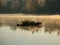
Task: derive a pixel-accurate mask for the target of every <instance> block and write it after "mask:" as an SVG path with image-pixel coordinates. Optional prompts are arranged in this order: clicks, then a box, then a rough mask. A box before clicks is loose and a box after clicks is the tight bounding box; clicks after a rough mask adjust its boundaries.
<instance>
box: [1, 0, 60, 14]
mask: <svg viewBox="0 0 60 45" xmlns="http://www.w3.org/2000/svg"><path fill="white" fill-rule="evenodd" d="M0 13H26V14H60V0H0Z"/></svg>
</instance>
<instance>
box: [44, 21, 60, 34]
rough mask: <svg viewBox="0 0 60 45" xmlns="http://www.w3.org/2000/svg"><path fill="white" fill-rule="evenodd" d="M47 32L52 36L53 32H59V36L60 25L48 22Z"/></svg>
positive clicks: (46, 25)
mask: <svg viewBox="0 0 60 45" xmlns="http://www.w3.org/2000/svg"><path fill="white" fill-rule="evenodd" d="M44 31H45V32H49V33H50V34H51V33H53V32H57V35H60V24H58V23H56V22H48V23H46V24H45V30H44Z"/></svg>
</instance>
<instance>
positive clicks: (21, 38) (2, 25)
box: [0, 15, 60, 45]
mask: <svg viewBox="0 0 60 45" xmlns="http://www.w3.org/2000/svg"><path fill="white" fill-rule="evenodd" d="M26 17H27V18H26ZM56 17H57V18H56ZM26 20H29V21H34V22H42V26H17V24H20V23H22V21H26ZM0 45H60V18H59V16H48V17H47V16H18V15H15V16H11V15H10V16H9V15H8V16H6V15H5V16H4V15H0Z"/></svg>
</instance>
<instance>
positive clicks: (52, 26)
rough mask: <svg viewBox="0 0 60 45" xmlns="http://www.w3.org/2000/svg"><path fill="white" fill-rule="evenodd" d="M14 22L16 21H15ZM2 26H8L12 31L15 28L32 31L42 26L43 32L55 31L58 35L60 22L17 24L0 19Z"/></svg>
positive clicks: (38, 29)
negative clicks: (29, 24)
mask: <svg viewBox="0 0 60 45" xmlns="http://www.w3.org/2000/svg"><path fill="white" fill-rule="evenodd" d="M15 22H16V21H15ZM2 26H9V27H10V29H11V30H12V31H16V30H17V29H19V30H22V31H23V30H25V31H30V32H32V33H35V32H39V31H40V30H42V27H44V32H45V33H47V32H48V33H50V34H51V33H53V32H57V35H60V23H56V22H47V23H44V25H43V26H17V23H10V22H8V23H3V22H2V21H1V20H0V27H2Z"/></svg>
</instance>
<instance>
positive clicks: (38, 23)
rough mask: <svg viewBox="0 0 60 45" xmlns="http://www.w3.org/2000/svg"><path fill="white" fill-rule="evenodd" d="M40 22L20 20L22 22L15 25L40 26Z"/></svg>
mask: <svg viewBox="0 0 60 45" xmlns="http://www.w3.org/2000/svg"><path fill="white" fill-rule="evenodd" d="M41 24H42V22H34V21H29V20H26V21H22V24H17V26H40V25H41Z"/></svg>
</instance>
